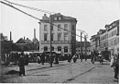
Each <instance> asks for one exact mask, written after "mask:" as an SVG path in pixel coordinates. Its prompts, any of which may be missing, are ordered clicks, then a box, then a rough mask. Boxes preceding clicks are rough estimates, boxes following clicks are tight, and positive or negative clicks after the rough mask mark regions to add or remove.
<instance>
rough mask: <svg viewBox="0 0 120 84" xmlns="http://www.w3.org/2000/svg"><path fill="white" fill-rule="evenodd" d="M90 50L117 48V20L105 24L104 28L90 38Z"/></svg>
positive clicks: (113, 49) (112, 49)
mask: <svg viewBox="0 0 120 84" xmlns="http://www.w3.org/2000/svg"><path fill="white" fill-rule="evenodd" d="M90 41H91V50H93V49H95V50H98V51H103V50H104V49H105V48H108V50H110V51H114V52H117V51H116V50H119V20H116V21H114V22H112V23H111V24H109V25H105V29H102V30H99V32H98V33H97V34H96V35H93V36H92V37H91V39H90Z"/></svg>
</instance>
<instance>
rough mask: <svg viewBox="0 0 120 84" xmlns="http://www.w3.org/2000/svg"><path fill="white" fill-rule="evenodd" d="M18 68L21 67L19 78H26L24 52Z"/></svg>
mask: <svg viewBox="0 0 120 84" xmlns="http://www.w3.org/2000/svg"><path fill="white" fill-rule="evenodd" d="M18 66H19V76H21V75H22V74H23V76H25V60H24V53H23V52H22V53H21V54H20V58H19V60H18Z"/></svg>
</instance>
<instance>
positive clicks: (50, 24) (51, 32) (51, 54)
mask: <svg viewBox="0 0 120 84" xmlns="http://www.w3.org/2000/svg"><path fill="white" fill-rule="evenodd" d="M49 21H50V67H52V59H53V58H52V40H51V38H52V27H53V25H52V16H51V15H50V20H49Z"/></svg>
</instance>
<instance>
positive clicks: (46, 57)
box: [18, 49, 119, 79]
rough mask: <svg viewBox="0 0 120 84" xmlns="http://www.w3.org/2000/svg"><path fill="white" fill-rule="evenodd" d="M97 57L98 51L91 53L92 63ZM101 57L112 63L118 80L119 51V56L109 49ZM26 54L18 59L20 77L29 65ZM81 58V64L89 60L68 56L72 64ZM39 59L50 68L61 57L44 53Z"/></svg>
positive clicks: (81, 56)
mask: <svg viewBox="0 0 120 84" xmlns="http://www.w3.org/2000/svg"><path fill="white" fill-rule="evenodd" d="M96 56H99V53H97V52H96V51H94V52H91V62H92V63H93V62H95V60H96ZM101 56H103V58H104V59H106V60H108V61H109V62H110V65H111V67H113V69H114V78H115V79H118V75H119V51H118V53H117V54H114V53H113V52H109V51H108V50H107V49H105V51H103V52H102V54H101ZM25 57H26V56H24V53H21V54H20V56H19V59H18V65H19V69H20V73H19V75H20V76H21V75H24V76H25V65H27V64H28V63H26V62H27V61H26V60H25ZM79 57H80V59H81V62H82V60H83V59H85V61H86V60H87V58H83V55H80V56H79V55H78V54H75V55H73V56H72V55H70V54H69V55H68V62H71V60H73V62H74V63H75V62H76V61H77V59H78V58H79ZM37 59H38V63H39V64H40V63H41V64H42V65H44V63H45V62H48V63H50V66H51V67H52V64H53V62H54V63H55V64H59V56H57V55H56V54H51V56H50V54H46V53H42V54H41V56H37Z"/></svg>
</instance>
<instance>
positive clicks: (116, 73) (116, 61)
mask: <svg viewBox="0 0 120 84" xmlns="http://www.w3.org/2000/svg"><path fill="white" fill-rule="evenodd" d="M110 66H111V67H113V69H114V78H115V79H117V80H118V77H119V53H118V54H113V53H112V54H111V62H110Z"/></svg>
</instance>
